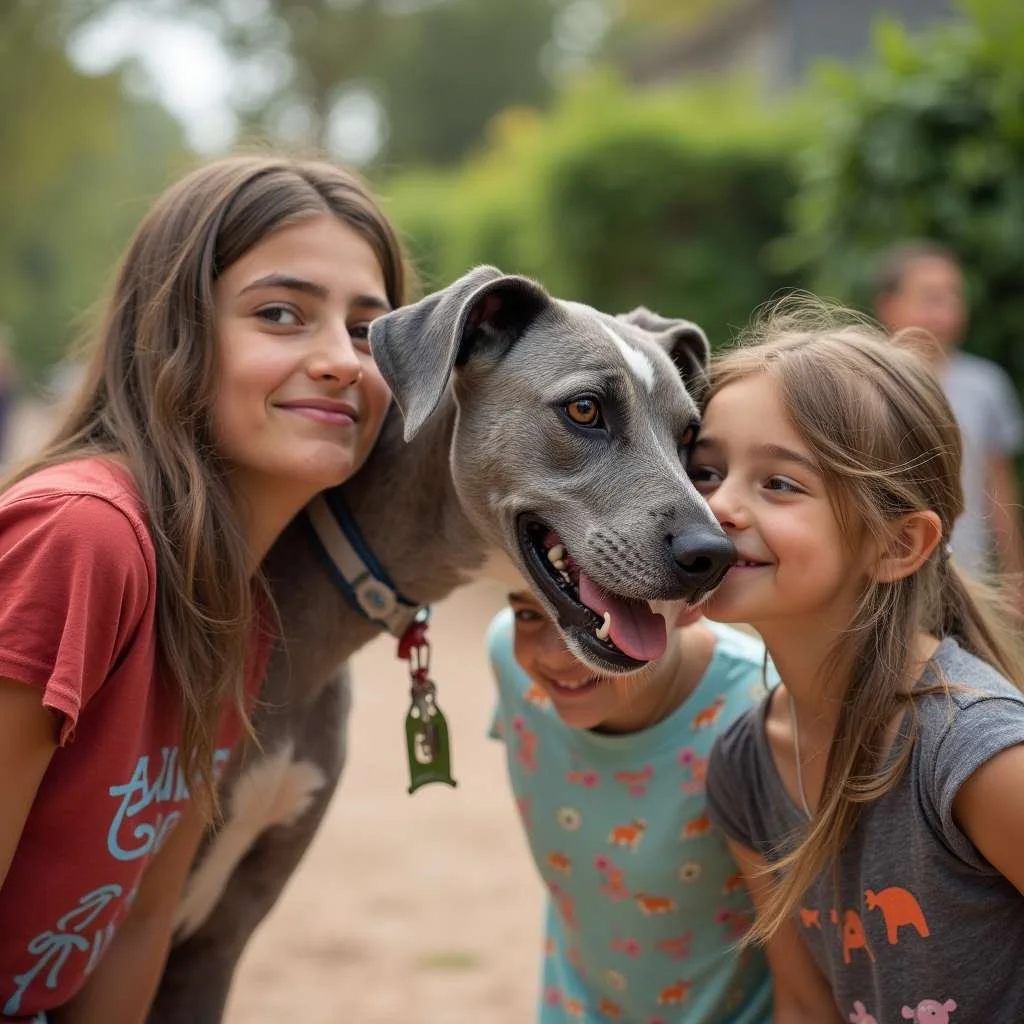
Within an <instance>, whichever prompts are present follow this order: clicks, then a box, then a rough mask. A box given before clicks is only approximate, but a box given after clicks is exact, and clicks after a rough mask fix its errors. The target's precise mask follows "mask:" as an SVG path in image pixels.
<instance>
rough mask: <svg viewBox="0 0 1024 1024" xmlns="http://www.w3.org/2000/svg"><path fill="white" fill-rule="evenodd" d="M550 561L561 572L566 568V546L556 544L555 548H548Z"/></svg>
mask: <svg viewBox="0 0 1024 1024" xmlns="http://www.w3.org/2000/svg"><path fill="white" fill-rule="evenodd" d="M548 561H549V562H550V563H551V564H552V565H553V566H554V567H555V568H556V569H559V570H561V569H564V568H565V545H564V544H555V545H554V547H550V548H548Z"/></svg>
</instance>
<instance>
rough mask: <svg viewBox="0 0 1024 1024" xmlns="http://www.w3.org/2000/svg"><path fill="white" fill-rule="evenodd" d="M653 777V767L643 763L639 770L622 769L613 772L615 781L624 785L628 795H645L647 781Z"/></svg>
mask: <svg viewBox="0 0 1024 1024" xmlns="http://www.w3.org/2000/svg"><path fill="white" fill-rule="evenodd" d="M653 778H654V768H653V767H652V766H651V765H649V764H648V765H645V766H644V767H643V768H642V769H641V770H640V771H638V772H632V771H622V772H616V773H615V781H616V782H621V783H622V784H623V785H624V786H625V787H626V792H627V793H629V795H630V796H646V795H647V783H648V782H650V781H651V779H653Z"/></svg>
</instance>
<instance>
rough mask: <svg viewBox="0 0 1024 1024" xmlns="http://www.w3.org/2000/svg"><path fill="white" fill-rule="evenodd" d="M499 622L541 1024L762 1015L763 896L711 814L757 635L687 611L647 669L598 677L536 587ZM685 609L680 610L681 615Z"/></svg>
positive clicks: (505, 734)
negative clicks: (723, 745) (530, 868)
mask: <svg viewBox="0 0 1024 1024" xmlns="http://www.w3.org/2000/svg"><path fill="white" fill-rule="evenodd" d="M509 603H510V608H509V609H506V610H505V611H503V612H501V613H500V614H499V615H498V616H497V617H496V618H495V620H494V622H493V623H492V625H491V628H490V632H489V635H488V643H489V650H490V657H491V664H492V667H493V670H494V674H495V676H496V678H497V681H498V698H499V699H498V708H497V712H496V715H495V721H494V727H493V730H492V731H493V733H494V735H496V736H500V737H501V738H502V739H504V741H505V749H506V753H507V758H508V770H509V778H510V781H511V784H512V789H513V792H514V794H515V797H516V802H517V806H518V808H519V812H520V817H521V820H522V822H523V826H524V828H525V829H526V833H527V838H528V840H529V843H530V849H531V851H532V853H533V858H534V861H535V862H536V865H537V870H538V871H539V873H540V875H541V879H542V880H543V882H544V885H545V886H546V888H547V890H548V893H549V898H548V906H547V921H546V925H545V946H544V964H543V980H542V987H541V998H540V1007H539V1011H538V1015H537V1019H538V1021H540V1022H541V1024H556V1022H558V1024H560V1022H562V1021H571V1020H581V1021H604V1020H615V1021H625V1022H630V1024H669V1022H673V1024H674V1022H683V1021H685V1022H686V1024H724V1022H729V1024H767V1022H768V1021H769V1020H770V1019H771V990H770V983H769V976H768V970H767V967H766V965H765V962H764V959H763V957H762V955H761V953H760V952H759V951H757V950H753V949H748V950H745V951H740V950H739V949H738V947H737V940H738V939H739V938H740V937H741V936H742V935H743V934H744V932H745V931H746V929H747V927H748V926H749V924H750V922H751V920H752V916H753V914H752V910H751V905H750V903H749V901H748V898H747V896H746V894H745V892H744V888H743V885H742V880H741V878H740V876H739V875H738V874H737V869H736V865H735V864H734V863H733V861H732V860H731V858H730V856H729V853H728V850H727V848H726V845H725V841H724V838H723V837H722V835H721V834H720V833H718V832H717V830H715V829H714V828H713V827H712V826H711V825H710V822H709V821H708V818H707V815H706V809H705V797H704V771H705V765H706V763H707V757H708V753H709V751H710V749H711V744H712V742H713V741H714V739H715V737H716V736H717V735H718V734H719V733H720V732H721V731H722V730H723V729H724V728H725V726H726V725H728V724H729V723H730V722H731V721H732V720H733V719H735V718H736V717H737V715H739V714H741V713H742V712H743V711H745V710H746V709H747V708H749V707H751V706H752V705H754V704H756V703H757V702H758V700H759V699H760V697H761V696H762V695H763V693H764V688H763V685H762V678H763V665H764V648H763V647H762V646H761V644H760V643H759V642H758V641H756V640H754V639H753V638H752V637H750V636H746V635H744V634H742V633H739V632H738V631H736V630H733V629H730V628H728V627H721V626H717V625H713V624H711V623H708V622H705V621H700V620H699V616H698V615H697V614H696V613H694V612H689V611H688V612H686V613H684V617H683V618H681V619H680V624H681V625H682V626H683V628H677V629H670V630H669V631H668V632H669V642H668V646H667V649H666V652H665V654H664V656H663V657H662V658H661V659H660V660H659V661H658V662H656V663H654V664H653V665H652V666H650V667H649V668H647V669H646V670H645V671H644V672H643V673H640V674H637V675H635V676H630V677H628V678H615V679H601V678H596V677H594V676H593V674H592V672H591V670H590V669H589V668H588V667H587V666H585V665H583V664H582V663H581V662H579V661H577V660H576V658H575V657H574V656H573V655H572V654H570V653H569V652H568V651H567V650H566V648H565V645H564V643H563V642H562V640H561V638H560V636H559V635H558V631H557V629H556V628H555V626H554V624H553V623H552V622H551V620H550V619H549V618H548V617H547V614H546V613H545V612H544V611H543V609H542V607H541V606H540V605H539V604H538V603H537V601H536V599H535V598H533V597H532V596H531V595H530V594H529V593H528V592H523V593H514V594H510V595H509ZM676 612H678V608H676V609H674V613H676Z"/></svg>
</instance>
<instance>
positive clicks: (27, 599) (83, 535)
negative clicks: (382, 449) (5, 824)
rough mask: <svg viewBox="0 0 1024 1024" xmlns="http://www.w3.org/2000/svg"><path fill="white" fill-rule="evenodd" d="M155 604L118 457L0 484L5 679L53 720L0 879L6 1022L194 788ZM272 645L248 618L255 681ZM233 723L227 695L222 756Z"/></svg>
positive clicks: (65, 987) (94, 926)
mask: <svg viewBox="0 0 1024 1024" xmlns="http://www.w3.org/2000/svg"><path fill="white" fill-rule="evenodd" d="M155 612H156V555H155V551H154V548H153V544H152V541H151V540H150V535H149V530H148V527H147V525H146V519H145V514H144V510H143V507H142V503H141V500H140V497H139V494H138V491H137V490H136V488H135V486H134V484H133V482H132V480H131V477H130V476H129V475H128V473H127V472H126V471H125V470H123V469H121V468H120V467H119V466H117V465H116V464H115V463H113V462H110V461H108V460H104V459H98V458H94V459H81V460H77V461H74V462H69V463H66V464H64V465H61V466H56V467H52V468H50V469H45V470H42V471H40V472H38V473H35V474H33V475H32V476H30V477H28V478H27V479H26V480H23V481H22V482H20V483H18V484H17V485H15V486H14V487H12V488H11V489H10V490H8V491H6V492H5V493H3V494H0V677H6V678H10V679H13V680H16V681H18V682H23V683H25V684H26V685H28V686H34V687H37V688H38V689H39V694H40V698H41V700H42V703H43V704H44V705H45V706H46V707H49V708H52V709H53V710H54V711H55V712H56V713H57V716H58V717H59V719H60V723H61V724H60V746H59V747H58V748H57V750H56V751H55V752H54V755H53V759H52V761H51V762H50V765H49V767H48V768H47V771H46V773H45V775H44V777H43V780H42V784H41V785H40V787H39V791H38V794H37V796H36V799H35V802H34V803H33V805H32V808H31V810H30V812H29V816H28V820H27V821H26V823H25V828H24V831H23V832H22V836H21V839H20V841H19V843H18V847H17V850H16V851H15V854H14V860H13V862H12V864H11V867H10V870H9V871H8V873H7V878H6V880H5V881H4V883H3V886H2V887H0V1020H2V1019H4V1018H5V1015H7V1016H10V1017H15V1018H17V1017H30V1016H32V1015H33V1014H35V1013H36V1012H38V1011H45V1010H47V1009H53V1008H55V1007H57V1006H60V1005H61V1004H62V1003H65V1002H66V1001H67V1000H68V999H70V998H71V997H72V996H73V995H74V994H75V992H76V991H77V990H78V989H79V988H80V987H81V985H82V983H83V982H84V980H85V978H86V977H87V975H88V974H89V973H90V971H91V970H92V969H93V968H94V967H95V966H96V963H97V962H98V960H99V959H100V957H101V955H102V954H103V952H104V950H105V948H106V947H107V945H108V944H109V943H110V940H111V937H112V936H113V934H114V932H115V931H116V929H117V927H118V925H119V924H120V923H121V921H122V920H123V919H124V917H125V914H126V913H127V910H128V907H129V906H130V904H131V901H132V898H133V896H134V894H135V891H136V889H137V886H138V884H139V880H140V878H141V876H142V873H143V871H144V870H145V868H146V865H147V863H148V862H149V858H150V857H151V856H152V855H153V853H154V852H155V851H156V850H157V849H159V847H160V846H161V845H162V843H163V841H164V840H165V839H166V837H167V835H168V834H169V833H170V831H171V830H172V829H173V827H174V825H175V824H176V823H177V821H178V819H179V817H180V813H181V809H182V807H183V806H184V803H185V801H186V800H187V799H188V790H187V787H186V786H185V783H184V778H183V775H182V772H181V771H180V770H179V766H178V742H179V740H180V721H179V710H180V699H179V696H178V693H177V690H176V687H175V686H174V684H173V682H172V681H171V680H169V679H167V678H166V674H165V673H162V672H161V671H160V670H159V669H158V667H157V645H156V618H155ZM268 651H269V642H268V633H267V631H266V630H265V629H262V628H261V629H259V630H257V631H254V649H253V655H252V664H251V672H250V675H249V677H248V691H249V693H250V695H254V694H255V693H256V691H257V689H258V687H259V683H260V680H261V679H262V677H263V672H264V669H265V666H266V658H267V654H268ZM241 734H242V730H241V723H240V720H239V718H238V715H237V713H233V712H232V710H231V709H229V710H228V711H226V712H225V716H224V720H223V722H222V725H221V731H220V734H219V736H218V742H217V765H218V768H219V767H221V766H223V764H224V762H225V761H227V759H228V757H229V756H230V753H231V749H232V748H233V747H234V745H235V744H236V743H237V742H238V740H239V739H240V738H241Z"/></svg>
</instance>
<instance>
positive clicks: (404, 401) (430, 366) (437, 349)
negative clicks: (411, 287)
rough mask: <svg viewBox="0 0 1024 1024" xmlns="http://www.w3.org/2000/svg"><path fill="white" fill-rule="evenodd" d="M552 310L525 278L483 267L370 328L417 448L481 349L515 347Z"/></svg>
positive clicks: (375, 349) (382, 368)
mask: <svg viewBox="0 0 1024 1024" xmlns="http://www.w3.org/2000/svg"><path fill="white" fill-rule="evenodd" d="M550 304H551V297H550V296H549V295H548V293H547V292H546V291H544V289H543V288H541V286H540V285H539V284H537V283H536V282H534V281H531V280H530V279H529V278H526V277H518V276H513V275H506V274H502V272H501V271H500V270H497V269H495V268H494V267H487V266H480V267H476V268H474V269H473V270H471V271H470V272H469V273H468V274H465V275H463V276H462V277H460V278H459V279H458V280H457V281H455V282H454V283H453V284H451V285H450V286H449V287H447V288H444V289H442V290H441V291H439V292H435V293H434V294H433V295H428V296H427V297H426V298H425V299H421V300H420V301H419V302H416V303H413V304H412V305H410V306H403V307H402V308H401V309H396V310H394V311H393V312H391V313H387V314H386V315H384V316H382V317H378V319H376V320H375V321H374V322H373V323H372V324H371V326H370V348H371V351H372V352H373V358H374V361H375V362H376V363H377V366H378V367H379V368H380V372H381V374H382V375H383V377H384V380H385V381H387V384H388V387H389V388H391V393H392V394H393V395H394V396H395V402H396V403H397V404H398V407H399V409H400V410H401V412H402V417H403V419H404V420H405V439H406V440H407V441H408V440H411V439H412V438H413V437H414V436H415V435H416V433H417V432H418V431H419V429H420V428H421V427H422V426H423V424H424V423H426V421H427V420H428V419H429V418H430V416H431V414H432V413H433V412H434V410H435V409H436V408H437V406H438V403H439V402H440V401H441V397H442V395H444V392H445V389H446V388H447V387H448V382H449V380H450V379H451V375H452V371H453V370H454V369H455V368H456V367H458V366H462V365H464V364H465V363H466V362H467V361H468V360H469V359H470V358H471V356H472V355H473V353H474V352H475V351H476V350H477V349H478V348H479V347H480V346H481V345H486V344H510V343H511V342H512V341H514V340H515V339H516V338H517V337H518V336H519V335H520V334H522V332H523V331H524V330H525V329H526V328H527V327H528V326H529V325H530V323H532V322H533V320H534V319H535V318H536V317H537V315H538V314H539V313H540V312H541V311H542V310H544V309H546V308H547V307H548V306H549V305H550Z"/></svg>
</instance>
